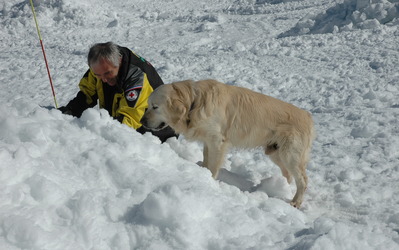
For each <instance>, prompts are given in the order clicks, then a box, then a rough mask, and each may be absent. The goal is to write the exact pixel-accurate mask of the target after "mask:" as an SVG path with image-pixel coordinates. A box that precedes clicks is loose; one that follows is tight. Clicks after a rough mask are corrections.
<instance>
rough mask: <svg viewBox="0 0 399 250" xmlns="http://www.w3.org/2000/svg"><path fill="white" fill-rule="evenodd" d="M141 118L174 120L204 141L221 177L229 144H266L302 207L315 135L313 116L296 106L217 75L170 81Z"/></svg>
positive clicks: (154, 125) (155, 122) (152, 123)
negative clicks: (239, 85)
mask: <svg viewBox="0 0 399 250" xmlns="http://www.w3.org/2000/svg"><path fill="white" fill-rule="evenodd" d="M142 123H143V125H144V126H145V127H148V128H150V129H153V130H157V129H162V128H163V127H165V126H167V125H169V126H170V127H172V128H173V129H174V130H175V131H176V132H177V133H179V134H183V135H184V136H185V137H186V138H187V139H192V140H198V141H201V142H203V143H204V152H203V153H204V161H203V166H204V167H206V168H208V169H209V170H210V171H211V172H212V176H213V177H214V178H216V177H217V176H218V173H219V169H220V167H221V165H222V164H223V161H224V157H225V154H226V150H227V149H228V148H229V147H230V146H234V147H240V148H255V147H263V148H264V149H265V153H266V154H267V155H269V157H270V158H271V160H272V161H273V162H274V163H275V164H276V165H278V166H279V167H280V169H281V171H282V174H283V176H284V177H285V178H286V179H287V181H288V182H289V183H290V182H291V180H292V177H293V178H294V179H295V183H296V186H297V191H296V194H295V196H294V198H293V199H292V201H291V204H292V205H293V206H295V207H299V206H300V205H301V203H302V201H303V195H304V192H305V190H306V187H307V182H308V178H307V175H306V165H307V163H308V160H309V153H310V150H311V145H312V141H313V139H314V131H313V121H312V117H311V115H310V114H309V113H308V112H306V111H304V110H302V109H299V108H297V107H295V106H294V105H291V104H289V103H286V102H283V101H281V100H278V99H275V98H273V97H270V96H266V95H263V94H260V93H257V92H254V91H251V90H249V89H245V88H240V87H235V86H230V85H226V84H223V83H220V82H217V81H215V80H203V81H197V82H194V81H191V80H187V81H182V82H175V83H172V84H165V85H162V86H161V87H159V88H157V89H156V90H155V91H154V92H153V93H152V94H151V96H150V97H149V100H148V109H147V111H146V112H145V114H144V116H143V119H142Z"/></svg>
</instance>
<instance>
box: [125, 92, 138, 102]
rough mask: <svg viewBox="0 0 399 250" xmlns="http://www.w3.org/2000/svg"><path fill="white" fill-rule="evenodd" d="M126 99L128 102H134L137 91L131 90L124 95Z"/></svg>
mask: <svg viewBox="0 0 399 250" xmlns="http://www.w3.org/2000/svg"><path fill="white" fill-rule="evenodd" d="M126 99H127V100H128V101H135V100H136V99H137V91H136V90H131V91H129V93H127V95H126Z"/></svg>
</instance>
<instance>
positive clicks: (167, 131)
mask: <svg viewBox="0 0 399 250" xmlns="http://www.w3.org/2000/svg"><path fill="white" fill-rule="evenodd" d="M136 131H137V132H139V133H140V134H144V133H145V132H150V133H151V134H153V135H155V136H156V137H158V138H159V139H160V140H161V142H162V143H164V142H165V141H166V140H167V139H168V138H170V137H176V138H177V137H178V136H179V135H178V134H176V133H175V131H174V130H173V129H172V128H171V127H169V126H168V127H166V128H164V129H162V130H159V131H152V130H150V129H146V128H144V126H141V127H140V128H138V129H137V130H136Z"/></svg>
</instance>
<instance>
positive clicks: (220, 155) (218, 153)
mask: <svg viewBox="0 0 399 250" xmlns="http://www.w3.org/2000/svg"><path fill="white" fill-rule="evenodd" d="M226 150H227V143H225V142H222V141H221V142H220V143H214V141H212V142H211V143H206V144H204V167H206V168H208V169H209V170H210V171H211V173H212V177H213V178H214V179H216V178H217V177H218V174H219V169H220V167H221V166H222V164H223V161H224V156H225V154H226Z"/></svg>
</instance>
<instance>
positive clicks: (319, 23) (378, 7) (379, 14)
mask: <svg viewBox="0 0 399 250" xmlns="http://www.w3.org/2000/svg"><path fill="white" fill-rule="evenodd" d="M398 2H399V1H398V0H345V1H344V2H343V3H338V4H337V5H335V6H334V7H332V8H330V9H327V10H326V11H324V12H322V13H320V14H317V15H308V16H305V17H304V18H302V19H301V20H300V21H299V22H298V23H297V24H296V26H295V27H293V28H292V29H290V30H288V31H287V32H284V33H282V34H280V36H279V37H280V38H281V37H287V36H297V35H304V34H325V33H337V32H341V31H350V30H353V29H373V28H377V27H378V26H379V25H384V24H388V23H397V22H399V18H398V17H399V3H398Z"/></svg>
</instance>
